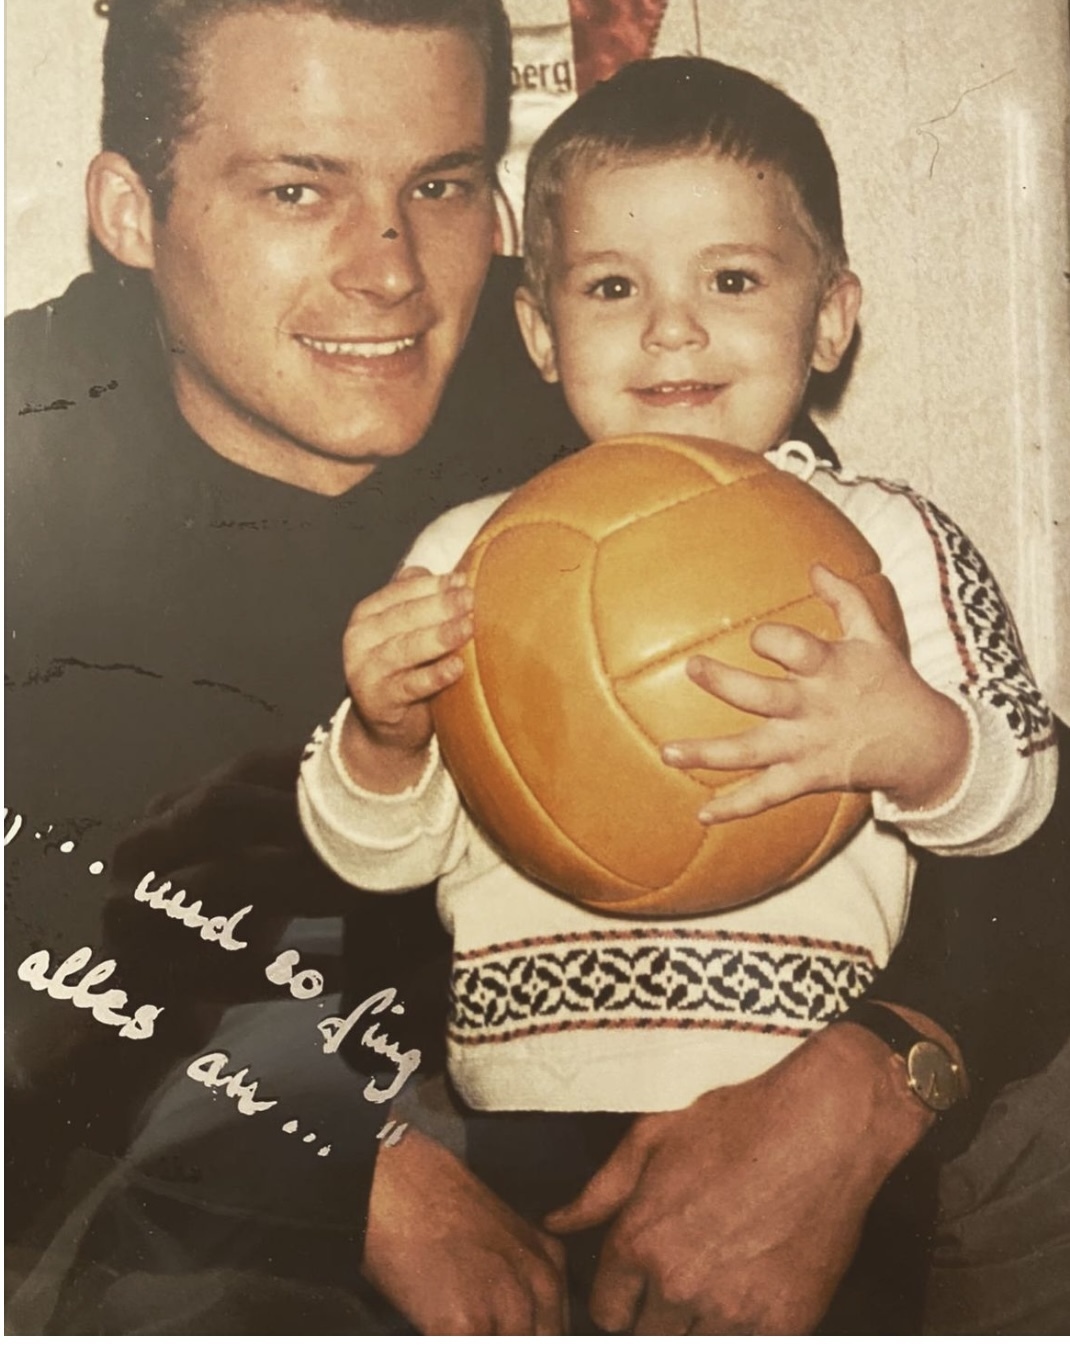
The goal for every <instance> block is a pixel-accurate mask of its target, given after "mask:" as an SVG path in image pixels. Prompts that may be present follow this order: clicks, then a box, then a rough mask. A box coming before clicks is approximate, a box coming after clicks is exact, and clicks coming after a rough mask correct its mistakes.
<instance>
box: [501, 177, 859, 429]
mask: <svg viewBox="0 0 1070 1345" xmlns="http://www.w3.org/2000/svg"><path fill="white" fill-rule="evenodd" d="M557 223H558V228H557V238H558V240H559V241H558V246H557V255H556V256H555V258H554V265H553V274H552V278H551V282H550V287H549V310H550V311H549V323H548V324H547V323H545V322H543V321H542V320H541V319H539V318H538V317H537V316H535V315H534V314H532V313H531V311H530V310H529V321H530V322H531V323H533V329H531V328H530V327H529V336H528V340H529V346H531V347H532V351H533V355H534V356H535V359H536V363H538V364H539V365H540V367H541V368H542V370H543V373H544V375H546V376H547V377H550V378H560V380H561V383H562V385H563V388H564V391H565V396H566V398H567V399H568V402H569V405H570V406H571V408H572V411H573V413H574V415H575V416H576V418H577V419H578V420H579V422H580V424H581V425H582V426H583V428H584V430H585V431H586V433H587V434H588V435H589V436H590V437H591V438H592V439H604V438H608V437H610V436H613V435H618V434H631V433H638V432H642V431H644V430H646V431H654V432H661V433H678V434H693V435H701V436H704V437H706V438H710V439H719V440H722V441H723V442H727V443H731V444H735V445H737V446H739V447H740V448H747V449H750V450H752V451H754V452H764V451H765V450H766V449H768V448H770V447H772V446H774V445H775V444H777V443H778V442H779V441H780V440H781V439H782V438H783V436H784V435H785V434H786V433H787V431H788V428H789V426H790V425H791V423H792V420H793V419H794V417H795V414H796V412H797V411H798V409H799V406H800V405H801V403H802V400H803V396H804V393H805V391H806V385H807V380H808V378H809V374H810V369H811V368H812V367H818V368H832V367H835V364H836V363H837V362H838V360H839V355H840V353H841V340H842V341H845V339H846V338H849V337H850V334H851V326H852V325H853V309H852V310H851V312H850V316H849V318H848V317H847V316H846V315H845V312H844V310H843V307H842V302H841V301H842V299H843V295H842V294H839V292H838V291H836V287H835V286H833V287H832V293H831V294H830V292H829V291H828V290H827V289H826V285H825V281H824V271H823V267H822V264H821V256H820V251H819V248H818V245H817V242H816V239H815V237H814V231H813V228H812V226H811V225H810V224H809V221H808V219H807V217H806V216H805V214H804V212H803V210H802V207H801V206H800V205H799V202H798V199H797V196H796V193H795V190H794V188H793V186H792V184H791V183H790V182H789V181H788V180H787V179H786V178H785V177H784V176H783V174H782V173H780V172H779V171H777V170H776V169H773V168H770V167H762V166H761V165H757V166H755V165H746V164H740V163H737V162H735V161H734V160H732V159H728V158H724V157H722V156H721V155H719V154H716V153H712V152H708V153H699V154H689V155H682V156H680V157H675V158H670V159H661V160H654V159H651V160H639V161H629V162H625V163H623V164H620V165H617V166H607V167H601V168H594V169H591V170H588V171H583V170H577V171H574V173H573V175H572V177H571V179H570V180H569V181H568V182H567V184H566V189H565V192H564V194H563V198H562V201H561V204H560V215H559V219H558V222H557ZM846 283H848V284H854V283H855V282H854V277H849V279H848V280H847V282H846ZM521 316H522V318H523V313H522V314H521Z"/></svg>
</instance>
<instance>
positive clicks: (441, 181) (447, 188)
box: [416, 177, 471, 201]
mask: <svg viewBox="0 0 1070 1345" xmlns="http://www.w3.org/2000/svg"><path fill="white" fill-rule="evenodd" d="M470 190H471V184H470V183H468V182H461V181H458V180H457V179H456V178H443V177H435V178H431V179H430V180H429V181H427V182H421V183H420V185H419V186H418V187H417V188H416V195H417V196H418V197H420V199H421V200H422V201H446V200H449V199H450V198H451V197H454V196H462V195H464V194H465V193H467V192H469V191H470Z"/></svg>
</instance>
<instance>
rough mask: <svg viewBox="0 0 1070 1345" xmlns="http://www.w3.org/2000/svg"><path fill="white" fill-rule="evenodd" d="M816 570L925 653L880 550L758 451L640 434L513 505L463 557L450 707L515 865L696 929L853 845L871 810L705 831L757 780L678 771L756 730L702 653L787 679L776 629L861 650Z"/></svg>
mask: <svg viewBox="0 0 1070 1345" xmlns="http://www.w3.org/2000/svg"><path fill="white" fill-rule="evenodd" d="M816 561H821V562H822V563H823V564H825V565H827V566H828V567H829V568H830V569H832V570H834V571H835V572H836V573H837V574H840V575H842V576H843V577H844V578H847V579H850V580H852V581H853V582H854V583H856V584H858V585H859V587H860V588H861V589H862V590H863V592H864V593H865V594H866V596H867V598H868V599H869V601H870V603H871V604H872V605H873V607H874V609H875V611H876V613H877V616H878V619H879V620H880V621H881V623H882V625H883V626H884V627H885V629H886V630H888V631H889V632H891V633H894V634H895V636H896V637H897V638H898V639H899V640H900V642H901V643H902V644H903V646H904V647H905V635H904V634H903V626H902V616H901V614H900V611H899V605H898V602H897V601H896V597H895V593H894V591H893V589H892V587H891V585H890V584H889V582H888V581H887V579H886V578H885V577H884V576H883V575H882V574H881V573H880V562H879V560H878V558H877V555H876V553H875V552H874V551H873V549H872V547H871V546H870V545H869V543H868V542H867V541H866V540H865V539H864V538H863V537H862V535H861V533H860V532H858V530H857V529H856V528H855V527H854V525H853V524H852V523H850V522H849V521H848V520H847V519H846V518H845V517H844V516H843V515H842V514H841V513H840V512H839V511H838V510H837V509H836V508H835V507H834V506H833V505H831V504H830V503H829V502H828V501H827V500H825V499H824V498H823V497H822V496H821V495H819V494H818V493H817V491H815V490H814V489H812V488H811V487H810V486H808V485H806V484H804V483H803V482H801V481H799V480H797V479H796V478H795V477H793V476H791V475H789V474H787V473H785V472H782V471H779V470H777V469H776V468H775V467H773V466H771V465H770V464H769V463H768V462H766V461H765V459H764V458H762V457H761V456H759V455H757V454H753V453H748V452H745V451H744V450H742V449H738V448H731V447H728V446H726V445H723V444H716V443H713V442H711V441H708V440H702V439H693V438H684V437H680V436H669V435H649V434H645V435H633V436H628V437H625V438H619V439H613V440H607V441H605V442H603V443H600V444H595V445H594V446H592V447H590V448H587V449H584V450H583V451H582V452H581V453H579V454H577V455H576V456H575V457H572V458H569V459H566V460H565V461H563V462H560V463H557V464H555V465H554V466H553V467H551V468H549V469H548V470H547V471H545V472H543V473H541V474H540V475H539V476H538V477H536V478H535V479H534V480H532V481H530V482H529V483H528V484H527V485H526V486H524V487H523V488H521V489H520V490H518V491H516V492H515V493H514V494H513V495H511V496H510V497H509V499H508V500H507V501H506V502H505V503H504V504H503V505H502V507H501V508H500V509H499V510H498V511H497V512H496V513H495V514H494V515H493V516H492V517H491V518H490V519H489V520H488V522H487V523H486V525H485V526H484V527H483V528H482V530H481V531H480V533H479V534H478V536H477V537H476V538H475V540H474V541H473V542H472V544H471V546H470V547H469V549H468V551H467V552H466V554H465V556H464V558H463V560H462V562H461V566H460V568H461V569H463V570H465V571H466V572H467V573H468V575H469V577H470V580H471V582H472V584H473V587H474V590H475V636H474V638H473V639H472V640H471V641H470V642H469V643H468V645H467V646H466V647H465V649H464V651H463V657H464V660H465V664H466V667H465V672H464V676H463V677H462V678H461V679H460V681H458V682H457V683H456V684H455V685H454V686H452V687H450V688H449V689H448V690H447V691H445V692H443V693H442V694H441V695H440V696H439V697H438V698H437V700H436V703H435V708H434V718H435V727H436V730H437V733H438V736H439V740H440V743H441V747H442V751H443V754H444V757H445V760H446V763H447V765H448V766H449V769H450V771H451V773H452V775H453V777H454V779H455V780H456V782H457V785H458V787H459V789H460V791H461V794H462V796H463V797H464V799H465V801H466V803H467V804H468V806H469V808H470V809H471V812H472V814H473V816H474V817H475V818H476V820H477V821H478V822H479V823H480V824H481V826H482V827H483V828H484V830H485V831H486V832H487V833H488V834H489V835H490V837H491V838H492V839H493V840H494V841H495V843H496V844H497V845H498V846H499V847H500V848H501V850H502V851H503V852H504V854H505V855H506V856H507V857H508V858H509V860H510V861H511V862H512V863H513V864H514V865H515V866H516V867H518V868H520V869H522V870H524V871H525V872H527V873H528V874H530V875H531V876H532V877H534V878H535V879H537V880H538V881H539V882H541V883H544V884H546V885H548V886H549V887H552V888H555V889H556V890H558V891H559V892H562V893H564V894H565V895H566V896H569V897H572V898H573V899H575V900H576V901H579V902H581V903H582V904H584V905H587V906H590V907H592V908H595V909H598V910H600V911H604V912H621V913H628V914H633V913H636V912H638V913H642V914H644V915H686V914H696V913H699V912H704V911H712V910H718V909H721V908H724V907H730V906H736V905H739V904H741V903H743V902H746V901H751V900H753V899H755V898H757V897H760V896H763V895H765V894H767V893H769V892H772V891H774V890H776V889H777V888H780V887H783V886H784V885H786V884H788V883H791V882H794V881H795V880H796V879H798V878H800V877H802V876H803V875H804V874H806V873H808V872H809V871H810V870H811V869H813V868H815V867H816V866H817V865H818V864H820V863H821V862H822V861H823V860H824V859H825V858H827V856H829V855H830V854H831V853H832V852H833V851H835V850H836V849H837V848H838V847H839V846H840V845H842V844H843V842H844V841H845V840H846V839H847V838H848V837H849V836H850V834H851V833H852V832H853V831H854V830H855V829H856V828H857V827H858V826H859V825H860V823H861V822H862V821H863V819H864V818H865V816H866V814H867V812H868V809H869V796H868V795H862V794H850V793H842V794H814V795H808V796H806V797H804V798H800V799H795V800H793V801H791V802H790V803H786V804H782V805H779V806H777V807H774V808H770V809H768V810H767V811H766V812H764V813H762V814H760V815H759V816H756V817H751V818H744V819H741V820H739V821H735V822H728V823H723V824H720V825H714V826H709V827H705V826H703V825H702V824H701V823H699V821H698V820H697V814H698V811H699V809H700V807H701V805H702V804H703V802H704V801H705V800H706V799H708V798H709V797H711V796H712V795H714V794H717V793H719V792H720V791H722V790H725V789H729V788H731V787H732V784H733V783H734V782H736V781H738V780H739V779H740V778H741V777H740V773H739V772H721V771H703V770H694V771H690V772H686V771H681V770H679V769H677V768H673V767H670V766H667V765H665V764H664V763H663V762H662V760H661V757H660V747H661V745H662V744H663V743H665V742H667V741H669V740H670V739H676V738H705V737H720V736H722V735H725V734H734V733H738V732H740V731H742V730H743V729H745V728H746V727H747V726H748V725H749V724H751V723H754V722H755V718H754V716H752V715H750V714H747V713H744V712H743V711H740V710H737V709H735V708H734V707H732V706H730V705H727V704H726V703H725V702H723V701H721V700H719V699H717V698H715V697H713V696H711V695H710V694H709V693H707V692H705V691H703V690H701V689H700V688H698V687H696V686H695V685H694V683H693V682H691V681H690V679H689V678H688V677H687V674H686V671H685V665H686V663H687V660H688V658H689V657H690V656H691V655H692V654H696V653H705V654H710V655H712V656H713V657H715V658H717V659H720V660H722V661H723V662H726V663H731V664H735V665H737V666H739V667H743V668H748V669H753V670H755V671H759V672H763V673H766V674H770V673H772V674H774V675H776V674H780V675H782V669H780V668H779V667H778V666H777V665H775V664H772V663H770V662H768V661H766V660H764V659H761V658H759V656H758V655H756V654H755V653H754V652H753V651H752V649H751V647H750V635H751V631H752V630H753V629H754V627H755V626H756V625H757V624H758V623H760V622H761V621H764V620H767V619H774V620H776V621H781V622H787V623H790V624H793V625H796V626H801V627H804V628H805V629H807V630H810V631H813V632H814V633H815V634H817V635H820V636H822V637H824V638H832V639H835V638H837V637H838V636H839V634H840V631H839V628H838V625H837V622H836V619H835V617H834V615H833V613H832V611H831V609H830V608H829V607H828V606H827V605H826V604H825V603H823V602H821V601H820V600H819V599H817V598H816V597H814V595H813V592H812V588H811V582H810V567H811V565H813V564H814V563H815V562H816Z"/></svg>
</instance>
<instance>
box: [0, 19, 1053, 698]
mask: <svg viewBox="0 0 1070 1345" xmlns="http://www.w3.org/2000/svg"><path fill="white" fill-rule="evenodd" d="M508 3H509V5H510V9H511V10H512V12H513V14H514V15H515V16H521V15H522V16H524V17H529V16H530V18H531V19H532V20H536V21H538V23H539V24H544V23H547V22H553V21H554V19H555V17H558V18H560V17H561V16H563V14H564V10H565V0H508ZM558 11H561V15H558ZM6 29H7V116H8V124H7V186H8V192H7V227H8V244H9V251H8V266H7V278H8V289H7V296H6V309H7V311H10V310H11V309H13V308H17V307H20V306H24V305H26V304H30V303H35V302H39V301H40V300H42V299H44V298H47V297H49V296H51V295H52V294H55V293H57V292H58V291H59V290H61V289H62V288H63V286H64V285H65V284H66V282H67V281H68V280H69V279H70V278H71V277H72V276H73V275H75V274H76V273H77V272H78V271H79V270H81V269H82V268H83V266H84V264H85V262H84V259H85V247H84V235H83V214H82V202H81V176H82V171H83V167H84V164H85V162H86V160H87V159H88V158H89V156H90V154H91V153H92V152H93V149H94V148H95V143H96V121H97V116H98V107H99V93H98V89H97V82H98V74H97V69H98V61H99V50H100V43H101V40H102V37H103V30H104V24H103V22H102V21H101V20H100V19H98V18H96V17H95V15H94V14H93V6H92V2H91V0H7V6H6ZM681 50H690V51H699V52H701V53H703V54H705V55H708V56H716V57H718V58H719V59H722V60H726V61H729V62H732V63H735V64H741V65H747V66H749V67H751V68H752V69H754V70H755V71H757V72H758V73H759V74H761V75H764V76H766V77H768V78H771V79H774V80H776V81H777V82H778V83H780V84H782V85H783V86H784V87H785V88H786V89H787V90H788V91H789V92H790V93H791V94H793V95H794V96H795V97H796V98H798V99H799V100H800V101H801V102H803V103H804V104H805V105H806V106H808V107H809V108H810V109H811V110H812V111H814V112H815V113H816V114H817V116H818V117H819V119H820V120H821V122H822V125H823V126H824V128H825V131H826V133H827V135H828V138H829V140H830V142H831V144H832V148H833V151H834V153H835V154H836V157H837V160H838V162H839V165H840V171H841V179H842V186H843V195H844V207H845V213H846V219H847V231H848V243H849V246H850V249H851V255H852V261H853V263H854V265H855V267H856V269H857V270H858V272H859V274H860V275H861V276H862V279H863V281H864V283H865V288H866V298H865V303H864V307H863V317H862V326H863V340H862V346H861V350H860V353H859V356H858V359H857V362H856V365H855V368H854V371H853V375H852V378H851V381H850V385H849V387H848V391H847V394H846V396H845V398H844V400H843V402H842V404H841V405H840V407H839V408H838V409H837V410H836V411H835V412H834V413H833V414H831V415H830V416H829V417H827V424H828V428H829V429H830V431H831V433H832V435H833V437H834V441H835V442H836V444H837V445H838V447H839V449H840V452H841V454H842V456H843V457H844V458H845V459H846V460H847V461H848V462H849V463H850V465H851V466H853V467H856V468H858V469H860V470H863V471H871V472H879V473H881V474H884V475H888V476H893V477H897V478H902V479H905V480H909V481H910V482H911V483H912V484H913V485H915V486H916V487H917V488H919V489H921V490H923V491H925V492H926V493H928V494H931V495H932V496H933V498H934V499H936V500H937V502H938V503H940V504H941V505H942V506H943V507H944V508H945V509H946V510H947V511H948V512H950V513H951V514H952V515H953V516H954V517H955V518H956V519H957V520H958V521H959V523H961V524H962V526H963V527H964V528H965V529H966V530H967V532H969V533H970V534H971V536H973V538H974V540H975V541H976V542H977V543H978V545H979V546H980V547H981V549H982V550H983V551H984V553H985V555H986V556H987V558H988V560H989V562H990V563H991V565H992V568H993V569H994V570H995V572H996V574H997V576H998V577H999V579H1000V581H1001V583H1002V585H1003V587H1004V589H1005V591H1006V593H1007V595H1008V598H1009V599H1010V602H1011V605H1012V607H1013V609H1014V611H1015V613H1016V614H1017V617H1018V622H1019V626H1020V628H1021V630H1022V634H1023V637H1024V639H1025V643H1026V647H1027V650H1028V652H1029V654H1030V657H1031V660H1032V662H1033V666H1034V670H1035V672H1036V673H1037V676H1038V678H1039V680H1040V682H1041V684H1042V686H1043V687H1044V688H1045V690H1046V691H1047V692H1048V694H1049V695H1050V696H1051V697H1052V699H1053V701H1054V702H1055V704H1056V706H1057V708H1058V709H1059V710H1060V712H1061V713H1062V714H1063V715H1064V716H1066V715H1070V538H1068V535H1067V534H1068V532H1070V378H1068V371H1070V283H1068V280H1067V273H1068V272H1070V248H1068V237H1067V206H1068V186H1067V181H1068V172H1067V167H1068V164H1067V118H1068V108H1070V93H1068V74H1070V41H1068V19H1067V7H1066V4H1065V0H1016V2H1015V3H1010V2H1009V0H940V3H938V4H934V3H932V2H931V0H806V3H805V4H803V3H800V2H799V0H669V3H668V8H667V12H666V16H665V19H664V22H663V23H662V27H661V32H660V37H659V45H658V51H659V53H666V52H670V51H681Z"/></svg>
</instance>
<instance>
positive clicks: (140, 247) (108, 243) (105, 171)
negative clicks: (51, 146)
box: [85, 150, 155, 271]
mask: <svg viewBox="0 0 1070 1345" xmlns="http://www.w3.org/2000/svg"><path fill="white" fill-rule="evenodd" d="M85 197H86V205H87V207H88V210H89V225H90V228H91V229H92V230H93V233H94V235H95V237H96V240H97V242H98V243H99V244H100V245H101V247H102V248H104V249H105V251H107V252H110V253H111V255H112V256H113V257H114V258H115V259H116V261H120V262H122V263H123V265H124V266H135V267H139V268H140V269H141V270H148V271H151V270H152V267H153V263H154V261H155V255H154V251H153V224H154V220H153V215H152V197H151V196H150V195H149V193H148V190H147V188H146V187H145V184H144V183H143V182H142V180H141V177H140V174H138V173H137V172H135V170H134V169H133V168H132V167H131V166H130V161H129V160H128V159H125V158H124V157H123V156H122V155H121V154H115V153H113V152H112V151H111V150H105V151H104V153H102V154H98V155H97V156H96V158H95V159H94V160H93V162H92V163H91V164H90V165H89V172H88V173H87V174H86V179H85Z"/></svg>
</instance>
